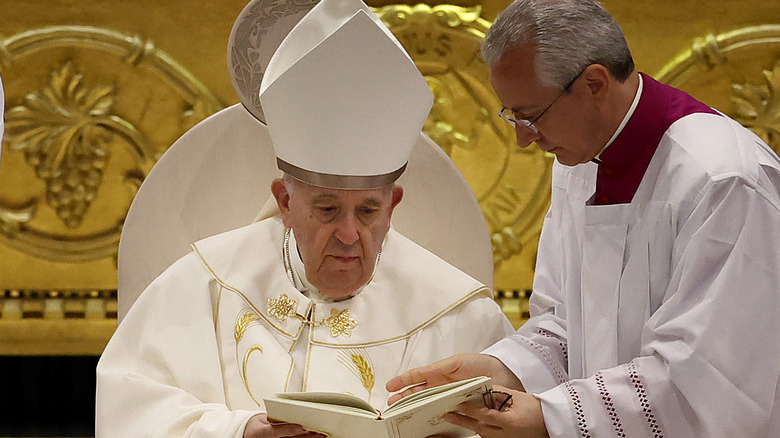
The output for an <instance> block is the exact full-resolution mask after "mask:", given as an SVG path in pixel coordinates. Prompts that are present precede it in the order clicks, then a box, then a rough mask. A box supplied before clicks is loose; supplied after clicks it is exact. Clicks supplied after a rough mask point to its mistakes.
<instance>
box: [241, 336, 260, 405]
mask: <svg viewBox="0 0 780 438" xmlns="http://www.w3.org/2000/svg"><path fill="white" fill-rule="evenodd" d="M255 351H259V352H261V353H262V352H263V347H261V346H259V345H253V346H252V347H250V348H249V350H247V351H246V353H245V354H244V364H243V366H242V367H241V375H242V376H243V377H244V387H246V392H247V393H249V397H252V400H254V402H255V403H257V406H260V407H261V408H262V407H263V404H262V403H260V402H259V401H257V399H256V398H255V396H254V395H252V390H251V389H249V380H247V378H246V364H247V362H249V356H251V355H252V353H253V352H255Z"/></svg>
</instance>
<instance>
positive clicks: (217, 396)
mask: <svg viewBox="0 0 780 438" xmlns="http://www.w3.org/2000/svg"><path fill="white" fill-rule="evenodd" d="M284 242H285V228H284V226H283V225H282V223H281V219H280V218H279V217H278V216H276V217H272V218H270V219H266V220H264V221H261V222H257V223H255V224H252V225H250V226H247V227H243V228H240V229H237V230H233V231H230V232H227V233H224V234H221V235H218V236H214V237H211V238H207V239H204V240H203V241H200V242H198V243H197V244H195V245H193V248H194V251H193V252H192V253H190V254H189V255H187V256H185V257H183V258H182V259H180V260H179V261H177V262H176V263H175V264H173V265H172V266H171V267H170V268H169V269H168V270H167V271H165V273H163V274H162V275H161V276H160V277H158V278H157V279H156V280H155V281H154V282H153V283H152V284H151V285H150V286H149V287H148V288H147V289H146V290H145V291H144V292H143V294H141V296H140V297H139V299H138V301H137V302H136V303H135V304H134V305H133V307H132V308H131V309H130V311H129V312H128V314H127V316H126V317H125V319H124V320H123V321H122V323H121V324H120V326H119V328H118V329H117V331H116V333H115V334H114V336H113V337H112V339H111V341H110V342H109V344H108V346H107V347H106V350H105V352H104V353H103V356H102V357H101V359H100V363H99V365H98V370H97V379H98V381H97V412H96V435H97V437H106V438H119V437H125V436H126V437H147V436H160V437H176V436H187V437H207V436H208V437H241V436H242V435H243V431H244V427H245V425H246V422H247V421H248V420H249V418H250V417H251V416H253V415H255V414H257V413H258V412H263V404H262V399H263V397H267V396H271V395H273V394H275V393H277V392H283V391H334V392H348V393H352V394H354V395H357V396H359V397H362V398H364V399H366V400H368V401H369V402H370V403H371V404H372V405H374V406H375V407H377V408H378V409H383V408H384V407H385V406H386V401H387V398H388V393H387V391H386V390H385V388H384V385H385V383H386V382H387V381H388V380H390V379H391V378H392V377H394V376H396V375H398V374H399V373H402V372H404V371H406V370H408V369H410V368H413V367H417V366H422V365H425V364H428V363H430V362H432V361H435V360H438V359H442V358H445V357H447V356H450V355H452V354H455V353H460V352H475V351H479V350H481V349H483V348H485V347H486V346H488V345H490V344H491V343H493V342H495V341H497V340H498V339H500V338H502V337H503V336H506V335H508V334H509V333H511V332H512V331H513V330H512V327H511V325H510V324H509V322H508V320H507V319H506V317H505V316H504V315H503V313H502V312H501V309H500V308H499V307H498V305H497V304H496V303H495V302H494V301H493V300H492V292H491V291H490V290H489V289H487V288H485V287H484V286H483V285H482V284H481V283H479V282H478V281H476V280H474V279H473V278H471V277H469V276H468V275H466V274H464V273H462V272H461V271H459V270H457V269H456V268H454V267H452V266H451V265H449V264H447V263H445V262H444V261H442V260H441V259H439V258H438V257H436V256H435V255H433V254H431V253H430V252H428V251H426V250H424V249H423V248H421V247H419V246H418V245H416V244H414V243H412V242H411V241H409V240H408V239H406V238H405V237H403V236H402V235H400V234H398V233H397V232H395V231H394V230H390V232H389V233H388V235H387V237H386V239H385V242H384V244H383V247H382V253H381V256H380V259H379V261H378V263H377V265H376V269H375V272H374V276H373V277H372V279H371V281H370V282H369V283H368V284H367V285H366V286H365V287H363V288H362V290H361V291H360V293H358V294H357V295H356V296H354V297H352V298H349V299H347V300H344V301H339V302H321V301H314V300H312V299H310V298H308V297H307V296H306V295H304V294H303V293H301V292H299V291H298V290H297V289H296V288H295V287H294V286H293V283H292V281H291V277H290V275H289V273H288V272H287V271H286V270H285V263H284V262H283V257H284V254H285V252H284V251H283V246H284ZM294 250H295V249H294V248H293V251H294ZM287 265H288V266H289V263H288V264H287Z"/></svg>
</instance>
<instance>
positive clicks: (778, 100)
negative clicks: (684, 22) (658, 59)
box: [656, 24, 780, 152]
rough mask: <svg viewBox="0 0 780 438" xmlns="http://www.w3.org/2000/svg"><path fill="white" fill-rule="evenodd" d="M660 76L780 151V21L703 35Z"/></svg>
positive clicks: (662, 70)
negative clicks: (779, 94)
mask: <svg viewBox="0 0 780 438" xmlns="http://www.w3.org/2000/svg"><path fill="white" fill-rule="evenodd" d="M656 77H658V79H659V80H661V81H663V82H666V83H668V84H670V85H674V86H676V87H679V88H682V89H683V90H685V91H687V92H689V93H691V94H692V95H693V96H694V97H697V98H698V99H700V100H702V101H704V102H706V103H708V104H710V105H712V106H713V107H715V108H717V109H719V110H721V111H724V112H726V113H727V114H729V115H730V116H731V117H733V118H734V119H735V120H737V121H739V122H740V123H742V124H743V125H745V126H746V127H748V128H750V129H751V130H753V131H754V132H755V133H756V134H757V135H759V136H760V137H761V138H763V139H764V141H766V142H767V143H768V144H769V145H770V146H772V148H773V149H774V150H775V151H776V152H780V97H778V93H780V25H778V24H766V25H761V26H750V27H745V28H741V29H736V30H733V31H730V32H726V33H722V34H718V35H715V34H710V35H706V36H704V37H701V38H697V39H696V40H695V41H694V43H693V44H692V46H691V48H690V49H688V50H686V51H684V52H683V53H681V54H680V55H678V56H677V57H676V58H675V59H674V60H672V62H670V63H669V64H667V65H666V66H665V67H664V68H663V69H661V71H660V72H659V73H658V74H657V75H656Z"/></svg>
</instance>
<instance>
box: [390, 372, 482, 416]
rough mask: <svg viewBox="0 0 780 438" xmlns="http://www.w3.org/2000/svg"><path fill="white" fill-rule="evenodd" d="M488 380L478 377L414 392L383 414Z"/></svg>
mask: <svg viewBox="0 0 780 438" xmlns="http://www.w3.org/2000/svg"><path fill="white" fill-rule="evenodd" d="M489 381H490V378H488V377H484V376H480V377H474V378H472V379H466V380H461V381H458V382H452V383H447V384H444V385H441V386H435V387H433V388H427V389H424V390H422V391H419V392H415V393H414V394H409V395H407V396H406V397H404V398H402V399H400V400H398V401H397V402H395V403H393V405H392V406H390V407H389V408H387V409H386V410H385V412H384V414H385V415H389V414H391V413H393V412H395V411H399V410H401V409H403V408H405V407H406V406H409V405H413V404H416V403H420V402H421V400H423V399H430V398H433V397H434V396H435V395H437V394H441V393H444V392H447V391H451V390H453V389H454V388H462V387H464V386H474V385H473V384H476V386H479V385H481V384H482V383H485V382H489Z"/></svg>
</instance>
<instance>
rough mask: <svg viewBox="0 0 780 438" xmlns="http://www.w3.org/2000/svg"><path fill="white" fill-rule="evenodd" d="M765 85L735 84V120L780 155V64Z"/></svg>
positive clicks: (767, 77) (767, 76)
mask: <svg viewBox="0 0 780 438" xmlns="http://www.w3.org/2000/svg"><path fill="white" fill-rule="evenodd" d="M764 78H765V82H764V84H762V85H753V84H734V85H733V88H734V97H733V100H734V106H735V109H734V118H735V119H736V120H737V121H738V122H740V123H742V124H743V125H744V126H746V127H748V128H750V129H751V130H753V132H755V133H756V134H758V136H759V137H761V138H762V139H763V140H764V141H765V142H766V143H767V144H768V145H769V146H772V148H773V149H774V150H775V152H780V60H778V61H777V63H776V64H775V67H774V68H773V69H772V70H764Z"/></svg>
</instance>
